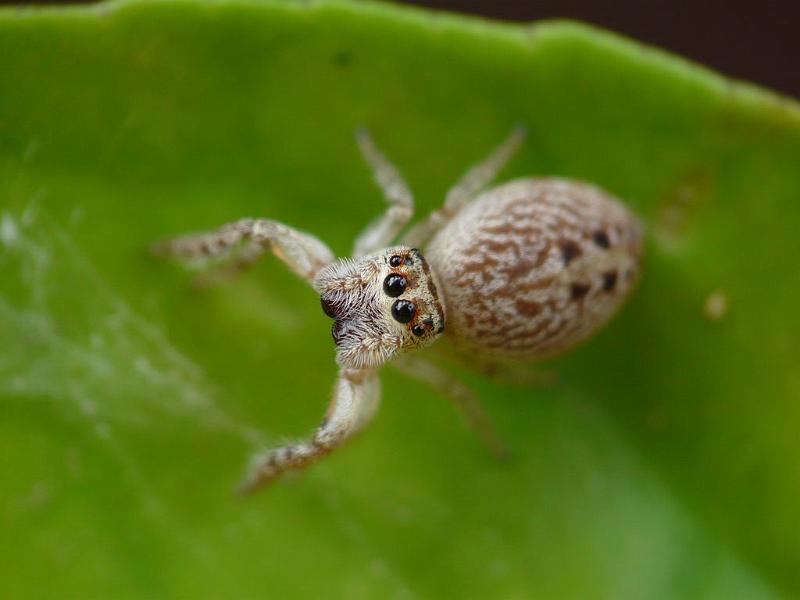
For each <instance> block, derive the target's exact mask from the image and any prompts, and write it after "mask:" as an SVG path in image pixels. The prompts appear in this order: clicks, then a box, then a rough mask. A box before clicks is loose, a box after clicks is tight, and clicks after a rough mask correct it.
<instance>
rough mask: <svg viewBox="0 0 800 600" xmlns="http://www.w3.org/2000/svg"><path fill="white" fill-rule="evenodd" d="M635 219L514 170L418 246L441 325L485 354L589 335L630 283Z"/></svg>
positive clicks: (637, 256) (637, 229)
mask: <svg viewBox="0 0 800 600" xmlns="http://www.w3.org/2000/svg"><path fill="white" fill-rule="evenodd" d="M641 255H642V226H641V224H640V222H639V221H638V219H637V218H636V217H635V216H634V215H633V214H632V213H631V212H630V211H628V210H627V209H626V208H625V207H624V206H623V205H622V204H621V203H620V202H619V201H617V200H615V199H613V198H612V197H610V196H609V195H607V194H606V193H604V192H603V191H601V190H599V189H598V188H596V187H593V186H590V185H587V184H584V183H580V182H576V181H571V180H565V179H519V180H515V181H512V182H509V183H507V184H505V185H502V186H499V187H497V188H494V189H492V190H490V191H488V192H486V193H484V194H483V195H481V196H480V197H478V198H477V199H476V200H475V201H474V202H472V203H470V204H469V205H468V206H466V207H465V208H464V209H463V210H462V211H460V212H459V213H458V214H457V215H456V216H455V217H454V218H453V220H452V221H451V222H450V223H448V224H447V225H446V226H445V227H444V228H443V229H442V230H440V231H439V232H438V233H437V235H436V236H435V237H434V238H433V239H432V240H431V243H430V244H429V246H428V248H427V251H426V256H427V258H428V261H429V262H430V264H431V267H432V268H433V270H434V271H435V272H436V273H437V275H438V279H439V284H440V286H441V293H442V295H443V296H444V300H445V303H446V307H447V329H446V332H447V335H448V337H450V338H451V340H453V341H454V342H455V344H456V345H457V346H459V347H461V348H462V349H465V350H469V351H470V352H471V353H472V354H477V355H480V356H484V357H487V358H510V359H520V360H526V359H536V358H543V357H547V356H551V355H554V354H558V353H559V352H561V351H564V350H567V349H569V348H570V347H572V346H574V345H576V344H577V343H579V342H581V341H583V340H584V339H586V338H588V337H589V336H590V335H591V334H593V333H594V332H595V331H597V330H598V329H599V328H600V327H601V326H602V325H604V324H605V323H606V322H608V320H609V319H610V318H611V317H612V316H613V315H614V313H615V312H616V310H617V309H618V308H619V306H620V305H621V303H622V302H623V300H624V299H625V297H626V296H627V295H628V293H629V292H630V290H631V289H632V288H633V286H634V284H635V282H636V279H637V278H638V274H639V266H640V260H641Z"/></svg>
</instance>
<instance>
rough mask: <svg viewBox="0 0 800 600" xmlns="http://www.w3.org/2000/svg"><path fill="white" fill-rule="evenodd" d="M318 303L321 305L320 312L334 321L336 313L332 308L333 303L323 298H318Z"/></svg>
mask: <svg viewBox="0 0 800 600" xmlns="http://www.w3.org/2000/svg"><path fill="white" fill-rule="evenodd" d="M319 301H320V304H322V312H324V313H325V314H326V315H328V316H329V317H330V318H331V319H335V318H336V311H335V310H334V308H333V302H331V301H330V300H326V299H325V298H320V299H319Z"/></svg>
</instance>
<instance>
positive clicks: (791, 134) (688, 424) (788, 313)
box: [0, 0, 800, 598]
mask: <svg viewBox="0 0 800 600" xmlns="http://www.w3.org/2000/svg"><path fill="white" fill-rule="evenodd" d="M517 122H523V123H525V124H526V125H527V126H528V129H529V133H530V135H529V140H528V142H527V144H526V146H525V147H524V149H523V150H522V152H521V153H520V154H519V155H518V157H517V158H516V159H515V160H514V162H513V164H512V165H511V166H510V168H509V169H508V170H507V171H506V172H505V173H504V178H508V177H512V176H519V175H523V174H555V175H563V176H569V177H574V178H579V179H584V180H588V181H591V182H594V183H596V184H599V185H601V186H602V187H604V188H606V189H608V190H610V191H611V192H612V193H614V194H615V195H617V196H619V197H621V198H624V199H625V200H626V201H627V202H628V203H629V204H630V206H631V207H633V208H634V210H636V211H637V212H638V213H639V214H640V215H641V216H642V217H643V219H644V220H645V221H646V222H647V224H648V229H649V237H648V256H647V263H646V268H645V273H644V277H643V281H642V285H641V287H640V289H639V290H638V291H637V292H636V294H635V295H634V297H633V298H632V299H631V301H630V303H629V304H628V305H627V306H626V307H625V309H624V311H623V313H622V314H621V315H620V317H619V318H618V319H616V320H615V321H614V323H613V324H612V325H611V326H610V327H609V328H608V329H607V330H605V331H604V332H603V333H602V334H600V335H599V336H598V337H597V338H596V339H594V340H593V341H592V342H590V343H589V344H587V345H586V346H584V347H582V348H580V349H578V350H576V351H575V352H573V353H571V354H570V355H568V356H566V357H564V358H563V359H559V360H557V361H554V362H552V363H550V364H548V365H544V366H542V367H540V368H541V369H546V370H551V371H555V372H556V373H558V375H559V384H558V385H556V386H555V387H553V388H549V389H518V388H510V387H508V386H505V385H503V384H501V383H498V382H493V381H489V380H486V379H483V378H481V377H480V376H478V375H476V374H473V373H468V372H465V373H461V375H462V376H463V378H464V380H465V381H467V382H468V383H469V384H470V385H471V386H473V387H474V388H475V389H476V390H477V391H478V392H479V393H480V395H481V396H482V398H483V399H484V400H485V403H486V406H487V410H488V411H489V412H490V413H491V415H492V417H493V418H494V419H495V420H496V422H497V426H498V428H499V429H500V431H502V432H503V435H504V436H505V438H506V440H507V441H508V443H509V444H510V445H511V446H512V448H513V449H514V452H515V456H514V459H513V460H512V461H510V462H508V463H505V464H500V463H498V462H496V461H494V460H493V459H492V458H491V457H490V456H488V455H487V454H486V452H485V451H484V450H483V448H482V447H481V446H480V445H479V444H478V442H477V441H476V440H475V439H474V437H473V436H472V435H471V434H470V433H469V432H468V431H467V429H466V427H465V426H464V424H463V423H462V422H461V420H460V419H459V417H458V416H457V414H456V413H455V412H454V410H453V409H452V408H451V407H450V406H449V405H448V404H447V402H446V401H445V400H444V399H442V398H440V397H438V396H437V395H436V394H434V393H432V392H430V391H429V390H428V389H425V388H423V387H421V386H420V385H419V384H417V383H414V382H410V381H406V380H405V379H404V378H403V377H401V376H400V375H399V374H397V373H396V372H393V371H391V370H390V369H387V370H386V372H385V375H384V376H383V384H384V396H383V406H382V410H381V412H380V414H379V415H378V418H377V420H376V422H375V424H374V426H372V427H371V428H370V429H369V430H368V431H367V432H366V433H365V434H364V435H362V436H361V437H360V438H359V439H358V440H357V441H355V442H354V443H352V444H351V445H350V446H348V448H347V449H345V450H343V451H341V452H339V453H336V454H335V455H333V456H331V457H330V459H328V460H326V461H325V462H323V463H321V464H320V465H318V466H316V467H314V468H313V469H311V470H310V471H309V472H308V473H307V474H304V475H303V476H302V477H299V478H294V479H292V480H289V481H286V482H283V483H281V484H280V485H278V486H276V487H274V488H271V489H269V490H268V491H266V492H264V493H262V494H260V495H258V496H256V497H254V498H253V499H252V500H246V501H241V500H239V499H236V498H235V497H234V496H233V495H232V494H231V489H232V487H233V485H234V484H235V483H236V482H237V480H238V479H239V477H240V475H241V474H242V471H243V467H244V465H245V463H246V461H247V458H248V456H249V455H250V454H251V452H252V451H253V450H254V448H255V447H256V446H257V445H259V444H260V443H267V444H269V443H276V442H279V441H281V440H283V439H285V438H289V437H291V436H295V435H303V434H305V433H307V432H308V431H309V430H310V429H311V428H312V427H313V426H314V425H315V424H316V423H317V422H318V421H319V419H320V418H321V416H322V414H323V411H324V407H325V405H326V402H327V398H328V395H329V392H330V388H331V386H332V382H333V378H334V374H335V366H334V362H333V348H332V346H331V343H330V339H329V332H328V327H329V324H328V322H327V319H326V317H325V316H324V315H323V314H322V312H321V311H320V310H319V304H318V300H317V299H316V298H315V297H314V295H313V294H312V293H310V291H309V289H308V288H307V286H306V285H305V284H303V283H302V282H300V281H298V280H297V279H295V278H294V277H293V276H292V275H291V274H290V273H288V272H287V271H286V269H285V268H284V267H283V266H282V265H280V264H279V263H278V262H277V261H275V260H266V261H264V264H261V265H259V266H258V267H257V268H256V269H255V270H254V271H253V272H250V273H248V274H246V275H244V276H242V277H241V278H239V279H238V280H236V281H234V282H231V283H229V284H227V285H224V286H220V287H218V288H216V289H213V290H210V291H206V292H198V291H197V290H195V289H193V288H192V287H191V284H190V277H189V276H188V275H187V274H186V273H185V272H183V271H180V270H179V269H176V268H175V267H173V266H171V265H168V264H162V263H158V262H155V261H152V260H150V259H149V258H148V257H147V256H146V255H145V252H144V249H145V248H146V247H147V245H148V244H150V243H151V242H152V241H154V240H156V239H158V238H161V237H164V236H169V235H174V234H177V233H183V232H187V231H193V230H198V229H206V228H211V227H214V226H216V225H219V224H222V223H225V222H228V221H231V220H234V219H237V218H239V217H242V216H246V215H252V216H268V217H270V218H274V219H278V220H281V221H284V222H286V223H289V224H292V225H295V226H297V227H299V228H301V229H304V230H307V231H310V232H314V233H316V234H319V235H320V236H321V237H322V238H324V239H325V240H327V241H328V242H329V243H330V244H331V245H332V247H333V248H334V249H335V250H337V251H338V252H340V253H342V254H344V253H346V252H347V251H348V248H349V245H350V242H351V240H352V238H353V237H354V236H355V235H356V233H357V232H358V231H359V229H360V228H361V227H362V226H363V225H364V224H365V223H366V222H368V221H369V220H370V219H371V218H373V217H374V216H375V215H377V214H378V213H379V211H380V210H381V209H382V208H383V206H382V200H381V198H380V194H379V193H378V191H377V190H376V189H375V187H374V185H373V184H372V182H371V180H370V175H369V172H368V170H367V168H366V167H365V166H364V165H363V164H362V162H361V161H360V159H359V157H358V153H357V150H356V148H355V144H354V142H353V132H354V130H355V128H356V127H357V126H359V125H366V126H367V127H369V128H370V129H371V130H372V132H373V134H374V136H375V138H376V140H377V141H378V142H379V144H380V145H381V146H382V147H383V148H384V149H385V150H386V152H387V153H388V154H389V155H390V156H391V157H392V158H393V159H394V160H395V161H396V162H397V163H398V164H399V165H400V166H401V167H402V170H403V171H404V173H405V174H406V175H407V177H408V179H409V181H410V183H411V185H412V187H413V189H414V190H415V193H416V196H417V202H418V206H419V209H420V211H421V212H426V211H428V210H431V209H433V208H435V207H437V206H439V205H440V203H441V201H442V198H443V196H444V193H445V192H446V190H447V188H448V186H449V185H450V184H451V183H452V182H454V181H455V179H456V178H457V177H458V176H459V175H460V173H461V172H462V171H463V170H464V169H465V168H466V166H467V165H469V164H470V163H472V162H474V161H475V160H476V159H478V158H480V157H481V156H482V155H484V154H485V153H486V152H488V151H489V150H490V149H491V148H493V147H494V146H495V145H496V144H497V143H498V142H499V141H500V139H501V138H502V137H503V136H504V135H505V134H506V133H507V132H508V131H509V129H510V128H511V127H512V125H513V124H515V123H517ZM798 198H800V110H798V107H797V105H795V104H793V103H792V102H790V101H788V100H785V99H782V98H779V97H776V96H774V95H771V94H769V93H767V92H764V91H761V90H758V89H755V88H752V87H750V86H746V85H742V84H739V83H732V82H730V81H727V80H725V79H723V78H722V77H720V76H718V75H716V74H714V73H710V72H708V71H706V70H705V69H703V68H701V67H698V66H696V65H692V64H689V63H686V62H684V61H682V60H680V59H677V58H674V57H671V56H668V55H665V54H663V53H661V52H658V51H655V50H652V49H649V48H645V47H642V46H639V45H637V44H635V43H632V42H630V41H626V40H622V39H620V38H618V37H616V36H612V35H610V34H607V33H604V32H601V31H598V30H595V29H592V28H589V27H586V26H584V25H579V24H575V23H566V22H547V23H541V24H536V25H533V26H517V25H501V24H496V23H488V22H484V21H481V20H476V19H466V18H459V17H450V16H446V15H440V14H431V13H426V12H422V11H418V10H412V9H406V8H400V7H393V6H383V5H373V4H363V3H358V4H348V3H343V2H304V3H283V2H255V1H254V0H253V1H250V0H231V1H226V2H185V1H178V0H175V1H169V0H164V1H157V2H148V3H119V4H110V5H100V6H92V7H80V8H70V9H57V8H45V9H33V10H31V9H13V8H10V9H9V8H7V9H3V10H2V11H0V243H2V246H0V531H2V544H0V594H2V596H3V597H7V598H28V597H39V598H52V597H62V598H68V597H71V598H78V597H81V598H145V597H147V598H164V597H182V598H186V597H210V598H244V597H277V598H281V597H317V598H319V597H338V598H341V597H346V598H382V597H430V598H443V597H458V598H464V597H471V598H529V597H553V598H564V597H581V598H585V597H607V598H654V597H676V598H686V597H719V598H734V597H743V598H755V597H761V596H773V595H794V594H800V558H798V557H800V502H798V497H800V469H798V466H797V459H798V457H799V456H800V434H798V431H799V430H800V368H799V367H798V356H800V318H798V314H797V310H798V306H800V293H799V291H800V278H798V269H797V267H796V262H797V258H798V257H800V235H798V234H800V202H798ZM726 304H727V310H724V309H725V306H724V305H726Z"/></svg>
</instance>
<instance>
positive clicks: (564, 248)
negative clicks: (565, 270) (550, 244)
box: [561, 240, 581, 267]
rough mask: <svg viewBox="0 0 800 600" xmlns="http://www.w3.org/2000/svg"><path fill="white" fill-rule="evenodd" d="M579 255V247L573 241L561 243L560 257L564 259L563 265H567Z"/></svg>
mask: <svg viewBox="0 0 800 600" xmlns="http://www.w3.org/2000/svg"><path fill="white" fill-rule="evenodd" d="M580 255H581V248H580V246H578V244H576V243H575V242H573V241H571V240H567V241H565V242H562V243H561V257H562V258H563V259H564V266H565V267H566V266H569V263H571V262H572V260H573V259H575V258H578V257H579V256H580Z"/></svg>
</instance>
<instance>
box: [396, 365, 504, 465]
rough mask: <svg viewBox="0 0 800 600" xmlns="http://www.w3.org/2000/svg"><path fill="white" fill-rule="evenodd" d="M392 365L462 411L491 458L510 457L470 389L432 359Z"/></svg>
mask: <svg viewBox="0 0 800 600" xmlns="http://www.w3.org/2000/svg"><path fill="white" fill-rule="evenodd" d="M391 365H392V366H394V367H395V368H396V369H398V370H399V371H401V372H402V373H404V374H405V375H407V376H409V377H411V378H413V379H417V380H418V381H421V382H423V383H425V384H427V385H429V386H430V387H432V388H433V389H434V390H436V391H437V392H439V393H440V394H442V395H443V396H445V397H446V398H447V399H448V400H450V401H451V402H452V403H453V405H454V406H455V407H456V408H457V409H458V410H459V411H461V414H462V415H463V416H464V417H465V418H466V420H467V422H468V423H469V425H470V427H471V428H472V429H473V430H474V431H475V433H477V434H478V437H479V438H480V439H481V441H482V442H483V443H484V444H485V445H486V447H487V448H488V449H489V451H490V452H491V453H492V454H494V455H495V456H496V457H498V458H505V457H506V456H508V449H507V448H506V445H505V444H504V443H503V441H502V440H501V439H500V437H499V436H498V435H497V432H496V430H495V428H494V425H493V424H492V421H491V419H489V416H488V415H487V414H486V412H485V411H484V410H483V407H482V406H481V403H480V400H479V399H478V397H477V396H476V395H475V393H474V392H473V391H472V390H471V389H469V388H468V387H467V386H465V385H464V384H463V383H461V382H460V381H459V380H458V379H456V378H455V377H454V376H453V375H451V374H450V373H448V372H447V371H445V370H444V369H443V368H441V367H440V366H439V365H437V364H435V363H433V362H431V361H430V360H429V359H425V358H419V357H415V356H404V357H402V358H399V359H397V360H395V361H394V362H392V363H391Z"/></svg>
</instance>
